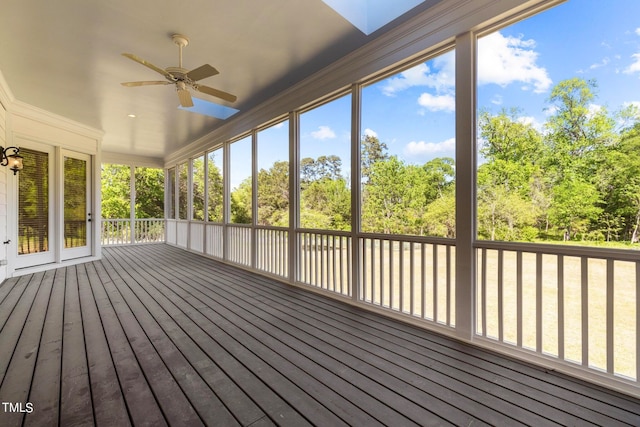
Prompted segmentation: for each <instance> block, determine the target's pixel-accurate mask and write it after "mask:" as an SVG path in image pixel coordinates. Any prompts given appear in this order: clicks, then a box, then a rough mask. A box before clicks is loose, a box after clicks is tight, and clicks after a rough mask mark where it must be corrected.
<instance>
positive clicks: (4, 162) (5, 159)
mask: <svg viewBox="0 0 640 427" xmlns="http://www.w3.org/2000/svg"><path fill="white" fill-rule="evenodd" d="M9 150H11V154H7V153H8V152H9ZM0 151H2V154H1V155H0V159H1V160H0V165H1V166H9V169H10V170H12V171H13V174H14V175H15V174H17V173H18V171H21V170H22V168H23V164H22V159H23V157H22V156H21V155H20V154H18V153H19V152H20V149H19V148H18V147H7V148H3V147H0Z"/></svg>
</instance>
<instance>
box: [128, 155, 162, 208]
mask: <svg viewBox="0 0 640 427" xmlns="http://www.w3.org/2000/svg"><path fill="white" fill-rule="evenodd" d="M135 189H136V202H135V214H136V218H163V217H164V170H163V169H160V168H148V167H137V168H136V169H135Z"/></svg>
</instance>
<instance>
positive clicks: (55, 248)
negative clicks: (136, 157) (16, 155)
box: [6, 134, 101, 277]
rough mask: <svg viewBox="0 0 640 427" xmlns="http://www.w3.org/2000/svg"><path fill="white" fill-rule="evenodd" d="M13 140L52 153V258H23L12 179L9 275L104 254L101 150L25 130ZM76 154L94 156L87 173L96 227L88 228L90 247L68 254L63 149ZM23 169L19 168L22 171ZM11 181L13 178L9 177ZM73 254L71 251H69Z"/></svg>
mask: <svg viewBox="0 0 640 427" xmlns="http://www.w3.org/2000/svg"><path fill="white" fill-rule="evenodd" d="M12 137H13V144H12V145H16V146H18V147H24V148H30V149H33V150H38V151H43V152H47V153H49V155H50V166H51V167H50V168H49V179H50V182H51V185H50V188H49V194H50V203H49V218H50V224H51V226H50V230H49V233H50V239H51V241H50V251H49V252H50V253H51V254H52V255H51V256H50V257H49V258H47V259H44V257H42V258H40V257H35V256H34V257H31V256H29V255H26V256H28V257H29V258H24V259H21V258H22V256H18V180H12V181H13V184H11V185H8V186H7V190H8V191H7V207H8V209H7V234H6V236H7V237H8V239H9V240H10V242H9V243H8V244H7V245H6V250H7V252H6V253H7V264H8V266H7V277H12V276H19V275H22V274H28V273H33V272H36V271H43V270H47V269H49V268H55V267H56V266H63V265H73V264H77V263H79V262H85V261H92V260H97V259H99V258H100V255H101V250H100V249H101V246H100V187H99V183H100V158H101V156H100V153H99V151H98V152H91V151H89V152H83V151H80V150H77V148H76V147H72V146H64V147H63V146H60V145H56V144H55V143H52V142H48V141H45V140H43V139H40V138H34V137H32V136H27V135H24V134H21V135H20V134H13V135H12ZM64 152H67V153H71V154H73V155H81V156H88V157H89V159H90V167H89V168H88V173H89V175H88V176H87V181H88V185H90V186H91V188H90V190H91V191H90V198H89V201H88V209H89V210H88V211H87V212H91V214H92V223H91V224H92V227H91V229H90V230H87V234H90V237H89V236H87V238H88V239H91V243H90V244H89V245H88V249H87V250H86V251H85V252H84V253H83V254H82V255H79V256H78V257H71V256H67V255H66V254H64V253H63V248H64V242H63V240H62V239H63V237H64V236H63V234H64V233H63V230H64V228H63V227H64V216H63V215H64V204H63V197H64V188H63V185H64V180H63V173H64V170H63V166H64V155H63V153H64ZM20 173H22V172H18V174H20ZM7 181H9V180H7ZM69 255H71V254H69Z"/></svg>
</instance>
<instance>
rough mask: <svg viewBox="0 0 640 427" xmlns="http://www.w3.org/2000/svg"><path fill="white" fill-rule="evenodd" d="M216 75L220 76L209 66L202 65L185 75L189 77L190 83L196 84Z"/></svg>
mask: <svg viewBox="0 0 640 427" xmlns="http://www.w3.org/2000/svg"><path fill="white" fill-rule="evenodd" d="M216 74H220V73H219V72H218V70H216V69H215V68H213V67H212V66H211V65H209V64H204V65H202V66H200V67H198V68H194V69H193V70H191V71H189V72H188V73H187V77H189V78H190V79H191V80H192V81H194V82H197V81H198V80H202V79H206V78H207V77H211V76H215V75H216Z"/></svg>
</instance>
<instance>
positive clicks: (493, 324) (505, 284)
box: [476, 242, 640, 384]
mask: <svg viewBox="0 0 640 427" xmlns="http://www.w3.org/2000/svg"><path fill="white" fill-rule="evenodd" d="M476 247H477V272H478V275H477V277H478V280H477V298H476V301H477V315H478V317H477V321H476V333H477V335H479V336H481V337H483V338H487V339H489V340H493V341H496V342H499V343H501V344H505V345H508V346H515V347H518V348H521V349H525V350H529V351H532V352H535V353H537V354H539V355H542V356H544V357H551V358H553V359H557V360H559V361H562V362H566V363H568V364H570V365H574V366H577V367H581V368H584V369H590V370H594V371H597V372H600V373H604V374H606V375H608V376H613V377H617V378H623V379H626V380H629V381H632V382H635V383H636V384H637V382H638V378H640V363H639V362H640V361H639V360H638V354H640V340H639V331H640V311H639V307H638V303H637V301H638V297H639V296H640V257H639V256H638V253H637V252H635V251H624V250H603V249H597V250H596V249H593V248H586V247H569V246H556V245H533V244H517V243H516V244H514V243H503V242H478V243H477V244H476Z"/></svg>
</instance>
